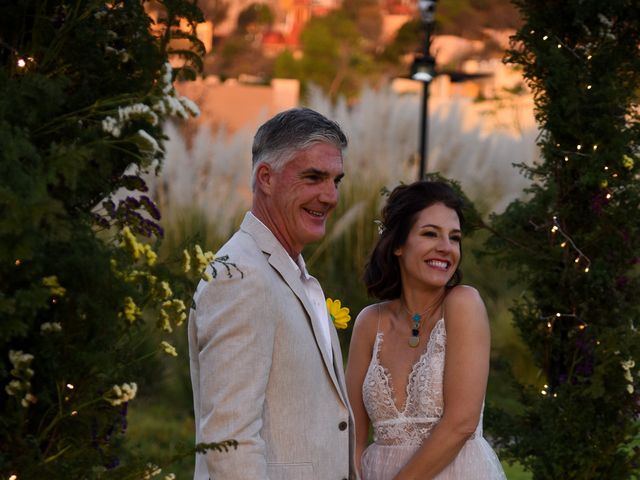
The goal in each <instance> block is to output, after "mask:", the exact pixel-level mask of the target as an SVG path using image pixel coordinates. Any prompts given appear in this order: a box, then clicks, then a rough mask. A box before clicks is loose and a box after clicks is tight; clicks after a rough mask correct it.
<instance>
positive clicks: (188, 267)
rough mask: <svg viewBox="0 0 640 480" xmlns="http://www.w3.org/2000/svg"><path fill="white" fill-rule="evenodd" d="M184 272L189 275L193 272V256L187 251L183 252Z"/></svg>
mask: <svg viewBox="0 0 640 480" xmlns="http://www.w3.org/2000/svg"><path fill="white" fill-rule="evenodd" d="M182 270H183V271H184V273H189V270H191V255H189V252H187V251H186V250H182Z"/></svg>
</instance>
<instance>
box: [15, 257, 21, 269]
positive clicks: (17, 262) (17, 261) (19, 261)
mask: <svg viewBox="0 0 640 480" xmlns="http://www.w3.org/2000/svg"><path fill="white" fill-rule="evenodd" d="M21 263H22V261H21V260H20V259H19V258H17V259H16V267H19V266H20V264H21Z"/></svg>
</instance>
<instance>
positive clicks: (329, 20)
mask: <svg viewBox="0 0 640 480" xmlns="http://www.w3.org/2000/svg"><path fill="white" fill-rule="evenodd" d="M300 43H301V50H302V58H300V59H294V58H293V56H292V54H291V53H290V52H288V51H284V52H282V53H280V54H279V55H278V57H277V58H276V62H275V66H274V76H275V77H284V78H297V79H299V80H300V81H301V82H302V87H303V94H304V92H305V91H306V87H307V86H308V85H309V84H313V85H316V86H318V87H320V88H321V89H322V90H323V91H324V92H326V93H327V95H329V97H331V98H334V99H335V98H337V96H338V95H344V96H346V97H347V98H350V97H353V96H355V95H356V94H357V93H358V92H359V90H360V88H361V87H362V85H363V84H364V82H365V81H366V79H367V78H368V77H370V76H371V74H372V73H373V71H374V69H375V66H374V64H373V62H372V60H373V59H372V56H371V55H370V54H368V53H367V52H366V51H365V50H364V48H363V42H362V37H361V35H360V33H359V31H358V28H357V25H356V23H355V22H354V21H353V20H352V19H351V18H349V16H348V15H347V14H346V13H345V12H344V11H343V10H335V11H333V12H330V13H329V14H327V15H326V16H323V17H313V18H312V19H311V20H309V22H308V23H307V24H306V25H305V28H304V30H303V31H302V34H301V35H300Z"/></svg>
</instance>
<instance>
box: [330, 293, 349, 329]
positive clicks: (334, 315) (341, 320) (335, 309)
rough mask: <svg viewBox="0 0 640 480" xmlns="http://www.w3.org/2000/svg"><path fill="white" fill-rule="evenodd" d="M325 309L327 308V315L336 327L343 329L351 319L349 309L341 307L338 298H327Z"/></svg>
mask: <svg viewBox="0 0 640 480" xmlns="http://www.w3.org/2000/svg"><path fill="white" fill-rule="evenodd" d="M327 309H328V310H329V316H330V317H331V321H332V322H333V324H334V325H335V327H336V328H340V329H345V328H347V325H348V324H349V320H351V316H350V315H349V309H348V308H346V307H343V306H342V304H341V303H340V300H332V299H330V298H327Z"/></svg>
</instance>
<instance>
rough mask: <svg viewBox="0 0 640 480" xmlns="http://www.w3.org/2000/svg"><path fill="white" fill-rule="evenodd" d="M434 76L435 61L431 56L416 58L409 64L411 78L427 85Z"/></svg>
mask: <svg viewBox="0 0 640 480" xmlns="http://www.w3.org/2000/svg"><path fill="white" fill-rule="evenodd" d="M435 76H436V60H435V58H433V57H432V56H431V55H429V56H426V57H423V56H417V57H416V58H414V59H413V63H412V64H411V78H412V79H413V80H418V81H420V82H426V83H429V82H431V80H433V78H434V77H435Z"/></svg>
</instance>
